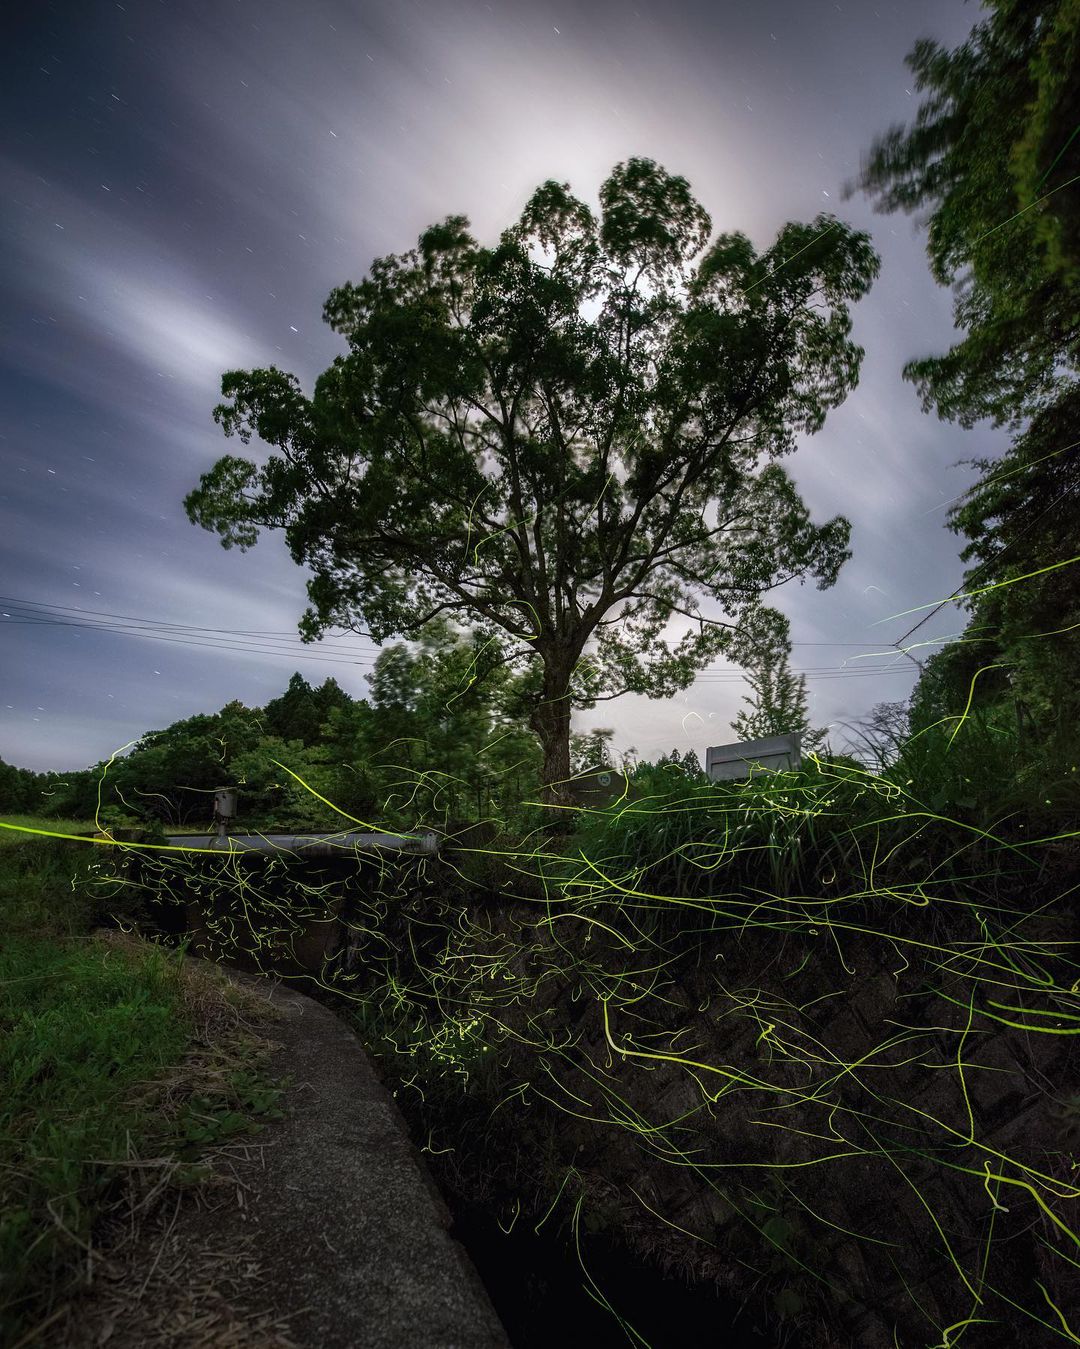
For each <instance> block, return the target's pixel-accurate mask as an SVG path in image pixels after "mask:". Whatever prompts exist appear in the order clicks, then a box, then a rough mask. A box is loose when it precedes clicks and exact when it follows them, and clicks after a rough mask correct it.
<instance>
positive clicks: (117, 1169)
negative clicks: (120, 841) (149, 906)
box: [0, 817, 278, 1346]
mask: <svg viewBox="0 0 1080 1349" xmlns="http://www.w3.org/2000/svg"><path fill="white" fill-rule="evenodd" d="M16 818H17V819H18V822H19V823H28V824H30V825H31V826H32V827H49V828H56V827H57V825H58V822H57V821H38V820H35V819H33V818H32V817H16ZM5 819H7V820H11V819H12V817H5ZM59 823H62V824H66V823H68V822H59ZM71 823H76V822H71ZM63 832H66V830H63ZM97 852H98V850H97V849H95V850H93V854H91V851H90V850H89V849H86V850H85V851H84V850H83V849H82V848H81V847H80V846H79V845H64V844H60V843H57V842H50V841H48V840H42V839H37V838H34V839H32V840H28V841H25V842H22V843H20V844H18V845H16V846H14V847H12V846H10V845H9V846H6V847H5V849H4V853H3V856H2V858H0V937H2V940H0V1082H3V1084H4V1089H3V1091H2V1093H0V1342H2V1343H4V1344H6V1345H11V1346H14V1345H17V1344H29V1343H30V1342H35V1343H57V1342H60V1340H61V1339H62V1329H63V1326H64V1324H65V1322H64V1317H65V1315H67V1316H69V1317H70V1315H71V1306H72V1299H73V1297H74V1295H75V1294H76V1293H77V1291H78V1289H79V1287H80V1285H81V1284H82V1283H83V1282H84V1281H88V1280H89V1279H90V1277H91V1276H92V1273H93V1266H94V1261H95V1257H96V1256H97V1257H98V1258H100V1254H99V1253H98V1252H97V1251H96V1250H95V1246H96V1242H95V1236H96V1234H99V1233H100V1231H101V1230H102V1227H103V1225H108V1224H109V1223H112V1225H113V1226H114V1227H117V1226H118V1224H117V1223H116V1221H115V1220H116V1217H117V1215H118V1214H121V1215H123V1219H124V1221H123V1223H122V1224H119V1227H120V1228H121V1229H122V1230H123V1231H124V1232H125V1233H126V1235H127V1239H129V1240H130V1239H132V1238H136V1239H137V1228H138V1223H136V1222H135V1215H136V1214H139V1215H140V1220H141V1218H145V1217H146V1216H148V1214H149V1213H150V1212H151V1211H152V1209H153V1206H154V1201H155V1200H156V1199H160V1198H161V1197H162V1196H163V1195H164V1193H165V1192H166V1191H167V1190H168V1189H170V1188H172V1189H175V1188H176V1187H177V1186H183V1185H186V1184H190V1183H192V1182H194V1181H196V1180H199V1179H201V1178H203V1177H204V1176H205V1175H206V1168H205V1166H200V1165H199V1164H198V1163H199V1161H200V1159H205V1157H206V1155H207V1149H208V1148H211V1147H213V1146H214V1145H215V1144H218V1143H220V1142H222V1141H223V1140H224V1139H226V1138H229V1137H231V1136H233V1135H235V1134H236V1133H238V1132H244V1131H250V1130H251V1129H252V1128H253V1127H257V1126H256V1125H254V1124H253V1119H252V1117H253V1116H255V1115H259V1114H262V1115H265V1114H268V1113H272V1112H273V1108H274V1103H275V1100H276V1096H277V1094H278V1089H277V1088H276V1086H275V1085H274V1084H272V1083H270V1082H268V1080H267V1079H266V1078H265V1074H264V1073H263V1071H262V1063H261V1059H260V1047H261V1044H262V1042H261V1041H260V1040H259V1039H258V1038H257V1037H255V1036H253V1035H252V1034H251V1033H250V1031H249V1029H248V1026H249V1021H248V1018H249V1017H250V1016H251V1013H252V1011H253V1010H254V1009H253V1005H252V1004H253V1001H255V1000H253V999H252V995H250V994H244V993H242V992H241V990H239V989H238V988H236V987H235V986H233V985H231V984H229V983H228V982H227V981H226V980H225V979H224V976H222V975H221V974H220V973H218V972H217V971H213V970H210V971H205V970H202V969H200V968H198V967H190V966H189V965H188V964H187V963H186V962H185V961H184V959H183V953H182V952H167V951H166V950H165V949H164V948H162V947H159V946H155V945H152V944H150V943H147V942H144V941H142V940H139V939H138V938H135V937H132V936H127V935H125V934H123V933H120V932H117V931H108V930H103V929H98V930H94V929H93V924H94V922H95V921H96V920H97V919H99V918H100V917H101V916H102V915H101V911H100V901H95V900H94V899H92V898H91V897H90V894H89V885H88V882H90V881H92V880H93V873H94V871H95V869H96V867H97V866H98V865H99V862H98V858H97V857H96V853H97ZM258 1008H259V1010H260V1011H261V1012H263V1013H264V1014H265V1005H264V1004H262V1003H261V1002H259V1003H258ZM129 1220H130V1221H129Z"/></svg>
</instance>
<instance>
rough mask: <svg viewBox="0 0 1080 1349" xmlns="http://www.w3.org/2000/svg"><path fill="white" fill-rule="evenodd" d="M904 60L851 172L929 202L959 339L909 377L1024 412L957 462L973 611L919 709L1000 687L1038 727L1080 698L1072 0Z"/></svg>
mask: <svg viewBox="0 0 1080 1349" xmlns="http://www.w3.org/2000/svg"><path fill="white" fill-rule="evenodd" d="M907 63H908V66H909V68H910V69H911V70H912V72H913V74H914V76H915V84H916V88H917V89H918V90H919V91H920V93H922V94H923V98H922V101H921V103H920V106H919V108H918V111H917V114H916V117H915V120H914V122H913V123H911V125H909V126H906V127H905V126H894V127H892V128H891V129H890V130H889V131H887V132H886V133H885V134H883V135H881V136H879V137H878V138H877V139H876V140H875V141H874V142H873V144H872V146H871V148H870V151H869V154H868V156H867V159H866V161H865V163H864V165H863V168H862V172H861V175H860V177H859V179H858V182H857V183H856V184H855V185H854V186H857V187H860V188H862V189H863V190H864V191H866V192H868V193H869V194H870V195H871V197H872V198H873V199H874V201H875V203H876V205H877V207H878V208H879V209H881V210H885V211H895V210H905V211H916V210H918V211H922V212H924V217H923V218H924V223H926V225H927V227H928V233H927V252H928V255H929V258H930V265H931V269H932V271H933V274H934V276H935V278H936V279H937V280H938V281H939V282H941V283H942V284H952V285H953V286H954V288H955V292H956V302H955V310H954V312H955V320H956V325H957V327H958V328H960V329H961V330H962V332H963V337H962V339H961V340H960V341H958V342H957V343H956V344H955V345H954V346H953V347H952V348H951V349H950V350H949V351H947V352H945V353H944V354H942V355H936V356H926V357H921V358H919V359H916V360H913V361H910V362H909V363H908V365H907V366H906V367H905V370H904V374H905V377H906V378H908V379H910V380H912V381H913V382H914V383H915V384H916V386H917V388H918V389H919V392H920V394H921V396H922V400H923V405H924V407H926V408H927V409H930V408H934V409H936V410H937V412H938V414H939V415H940V416H942V417H944V418H949V419H954V420H956V421H959V422H960V423H961V424H963V425H966V426H971V425H973V424H974V423H975V422H977V421H978V420H980V419H981V418H984V417H989V418H990V419H992V421H993V422H994V423H995V424H996V425H1008V426H1009V427H1011V428H1013V429H1015V430H1019V429H1020V428H1022V427H1023V428H1024V429H1023V431H1022V434H1019V435H1018V436H1017V437H1016V438H1015V440H1014V443H1013V445H1012V447H1011V449H1010V450H1009V451H1008V452H1007V454H1005V455H1004V457H1001V458H997V459H993V458H989V457H982V458H979V459H976V460H974V461H972V462H973V466H974V467H975V468H976V469H977V470H978V471H979V473H980V477H979V479H978V481H977V482H976V483H975V484H974V486H973V487H972V488H971V489H970V490H969V491H968V492H967V493H966V494H965V495H964V498H963V499H962V500H961V501H960V502H959V503H958V504H957V505H955V506H954V507H953V509H952V510H951V511H950V513H949V517H948V523H949V527H950V528H951V529H952V530H953V531H954V532H956V533H958V534H962V535H964V536H965V537H966V539H967V540H968V542H967V544H966V546H965V548H964V550H963V552H962V553H961V558H962V559H963V560H964V561H965V562H969V563H972V564H974V565H972V566H970V567H969V569H968V572H967V574H966V577H965V587H964V588H965V590H966V591H967V592H968V593H969V594H970V595H971V597H972V598H971V599H970V600H969V601H968V602H967V604H968V607H969V608H970V610H971V612H972V617H971V620H970V622H969V624H968V626H967V629H966V631H965V633H964V638H963V643H964V644H963V647H962V648H961V649H956V650H949V651H947V652H942V653H940V656H939V657H938V658H935V660H934V661H933V662H932V663H930V664H928V666H927V673H926V675H925V677H924V678H923V680H921V681H920V689H919V691H918V693H917V695H916V699H915V703H914V711H915V713H916V721H917V722H920V721H923V720H926V719H927V718H929V719H930V720H934V719H936V718H938V717H940V716H943V715H946V714H953V715H955V714H957V713H959V712H960V711H961V710H962V708H963V707H964V706H965V704H966V703H967V701H968V699H969V696H970V697H971V698H972V699H973V705H977V704H979V703H990V702H998V701H1003V700H1005V699H1007V698H1011V699H1012V700H1013V701H1015V704H1016V712H1017V715H1018V716H1019V717H1020V718H1021V722H1022V724H1023V725H1025V726H1027V725H1028V723H1029V722H1031V723H1033V724H1034V725H1035V727H1036V728H1038V729H1039V730H1040V732H1041V734H1042V735H1043V736H1044V737H1049V736H1050V735H1053V734H1057V733H1060V732H1061V731H1062V730H1064V729H1065V728H1066V727H1069V726H1072V725H1074V724H1075V722H1076V718H1077V715H1078V714H1080V694H1078V689H1080V685H1078V684H1077V681H1076V673H1075V672H1076V660H1077V655H1078V653H1080V565H1077V564H1076V563H1073V562H1072V561H1071V559H1072V558H1074V557H1075V556H1076V554H1077V552H1080V549H1078V548H1077V547H1076V537H1077V535H1076V526H1075V521H1076V519H1077V517H1078V514H1080V453H1078V450H1077V445H1078V434H1080V433H1078V427H1080V380H1077V378H1076V372H1077V370H1078V369H1080V128H1078V126H1077V121H1078V118H1080V0H1022V2H1020V0H991V2H990V3H988V4H987V5H986V6H985V7H984V17H983V19H982V21H981V22H980V23H978V24H976V26H975V27H974V29H973V30H972V33H971V35H970V37H969V38H968V40H967V41H966V42H964V43H962V44H961V45H960V46H959V47H957V48H956V49H955V50H953V51H946V50H945V49H943V48H942V47H940V46H939V45H938V44H937V43H935V42H932V41H930V40H928V39H926V40H923V41H920V42H918V43H916V45H915V47H914V49H913V50H912V52H911V53H910V55H909V56H908V58H907ZM850 190H853V189H850ZM1025 424H1026V425H1025Z"/></svg>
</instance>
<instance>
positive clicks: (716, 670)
mask: <svg viewBox="0 0 1080 1349" xmlns="http://www.w3.org/2000/svg"><path fill="white" fill-rule="evenodd" d="M8 603H9V604H10V607H11V613H18V614H20V617H17V618H15V617H11V614H10V613H4V614H2V615H0V617H2V618H3V620H4V621H5V622H6V623H7V624H9V625H10V626H24V625H25V626H39V627H67V628H76V629H81V630H84V631H88V632H113V633H118V634H120V635H121V636H129V637H138V638H143V639H144V640H147V641H157V642H167V643H169V644H170V645H174V646H189V647H200V648H203V649H204V650H205V649H209V650H216V651H233V652H236V653H237V654H240V655H248V656H251V655H258V656H271V657H274V658H277V659H282V660H296V661H314V662H318V663H319V664H329V665H352V666H374V663H375V659H376V658H377V654H378V653H377V652H374V651H366V652H363V658H362V659H357V658H355V657H349V656H348V655H346V654H344V653H343V654H341V655H317V654H309V653H308V651H307V650H305V649H303V648H302V647H299V646H286V645H284V643H283V642H282V641H281V640H280V639H271V638H270V637H269V636H259V637H257V638H255V639H254V640H253V639H251V638H249V639H248V640H247V641H245V642H239V641H235V642H234V641H229V640H227V636H226V635H227V634H229V633H230V632H234V631H235V632H237V633H239V632H240V630H233V629H226V628H197V627H195V626H194V625H187V624H184V625H180V624H164V623H161V624H158V623H157V622H156V620H153V619H147V620H137V619H135V618H133V617H132V618H131V620H130V622H127V623H123V622H101V621H95V620H92V619H88V620H80V619H77V618H72V617H59V616H57V617H53V616H52V615H49V614H40V613H34V611H33V610H31V609H29V608H27V607H26V606H25V605H24V604H23V603H22V602H16V603H13V602H11V601H8ZM52 607H53V608H56V609H64V608H71V606H61V605H56V606H52ZM75 612H83V613H92V612H93V611H90V610H82V611H78V610H75ZM155 628H159V629H160V630H155ZM176 629H181V630H184V631H187V632H189V633H190V634H191V635H189V636H178V635H176ZM204 633H217V634H221V636H218V637H212V636H203V635H201V634H204ZM802 645H807V646H832V645H833V643H827V642H814V643H803V644H802ZM836 645H841V644H840V643H837V644H836ZM843 645H848V644H847V643H844V644H843ZM851 645H855V644H854V643H852V644H851ZM860 645H861V644H860ZM865 645H867V646H870V645H872V644H871V643H866V644H865ZM338 650H339V651H341V650H342V649H341V648H338ZM882 654H886V653H882ZM901 672H906V671H904V667H902V666H897V665H895V664H891V665H887V666H871V667H863V668H861V669H856V668H852V667H849V666H847V665H846V664H844V665H823V666H807V667H805V668H803V669H800V670H795V671H793V673H795V674H798V675H806V676H807V677H809V678H811V679H815V680H818V679H864V678H867V677H871V676H875V675H879V674H897V673H901ZM744 677H745V676H744V673H743V671H742V670H741V668H740V667H738V666H706V667H705V669H704V671H703V672H702V673H700V674H699V675H697V676H696V678H695V682H696V683H713V684H723V683H729V684H742V683H743V681H744Z"/></svg>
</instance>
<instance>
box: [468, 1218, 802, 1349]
mask: <svg viewBox="0 0 1080 1349" xmlns="http://www.w3.org/2000/svg"><path fill="white" fill-rule="evenodd" d="M444 1198H445V1200H446V1203H447V1205H448V1206H449V1208H450V1211H451V1213H452V1215H453V1219H454V1224H453V1228H452V1232H453V1235H454V1236H455V1237H456V1238H457V1240H458V1241H460V1242H461V1244H462V1245H463V1246H464V1247H465V1249H466V1251H467V1252H468V1253H469V1257H470V1259H471V1260H472V1262H473V1264H474V1265H475V1266H476V1269H477V1271H478V1273H479V1274H480V1277H481V1279H482V1280H483V1282H484V1286H485V1288H486V1289H487V1292H488V1296H489V1297H490V1298H491V1301H492V1304H493V1305H494V1307H495V1310H496V1312H497V1313H498V1315H499V1319H500V1320H501V1321H502V1323H503V1325H504V1326H505V1328H506V1333H507V1334H508V1335H509V1337H510V1343H511V1344H512V1345H513V1346H514V1349H552V1346H560V1347H561V1349H571V1347H572V1346H575V1345H588V1346H589V1349H609V1346H610V1349H627V1346H629V1345H633V1346H635V1349H642V1346H643V1345H648V1346H650V1349H690V1347H691V1346H699V1345H700V1346H702V1347H703V1349H704V1346H708V1349H777V1344H778V1341H777V1340H776V1339H775V1338H774V1337H766V1336H765V1335H763V1334H761V1333H759V1332H758V1331H756V1330H755V1329H754V1327H753V1325H752V1324H751V1322H750V1315H751V1313H750V1309H749V1307H747V1308H746V1309H745V1310H743V1311H740V1308H739V1306H738V1304H736V1303H734V1302H732V1300H731V1299H730V1298H725V1297H723V1296H721V1295H720V1294H719V1293H714V1292H711V1291H709V1290H708V1289H703V1288H690V1287H688V1286H687V1285H686V1284H685V1283H683V1282H682V1281H681V1280H678V1279H674V1278H665V1277H664V1276H663V1275H662V1274H661V1273H660V1272H659V1271H658V1270H656V1269H653V1268H651V1267H650V1266H647V1265H645V1264H643V1263H642V1262H641V1261H640V1260H639V1259H637V1258H636V1257H635V1256H634V1255H633V1254H632V1252H630V1251H628V1250H627V1249H626V1248H625V1247H623V1246H621V1245H620V1244H619V1243H617V1242H615V1241H613V1240H611V1239H610V1238H606V1237H603V1236H601V1235H600V1234H598V1233H589V1234H588V1236H587V1238H586V1240H585V1241H584V1242H583V1246H582V1253H583V1257H584V1261H585V1266H586V1268H587V1270H588V1274H589V1276H590V1277H591V1278H592V1280H593V1281H594V1282H595V1284H596V1286H597V1287H598V1288H599V1289H600V1291H601V1293H603V1295H604V1297H605V1298H606V1299H607V1300H608V1302H609V1303H610V1304H611V1306H612V1307H613V1308H614V1310H615V1311H616V1312H617V1313H618V1317H621V1318H622V1320H623V1321H625V1322H627V1323H629V1325H631V1326H632V1327H633V1328H634V1330H635V1331H636V1332H637V1335H638V1336H639V1337H640V1338H635V1337H634V1336H632V1335H631V1334H629V1333H628V1332H627V1331H626V1330H624V1329H623V1327H622V1326H621V1325H620V1322H619V1319H618V1317H616V1316H614V1315H612V1313H611V1312H610V1311H608V1310H607V1308H605V1307H602V1306H601V1305H600V1304H599V1303H598V1302H597V1301H596V1299H595V1298H594V1297H592V1296H590V1294H589V1293H588V1292H587V1291H586V1287H587V1280H586V1277H585V1273H584V1272H583V1270H582V1266H581V1264H580V1263H579V1261H578V1257H577V1252H576V1250H575V1249H574V1243H573V1238H572V1237H570V1236H567V1237H565V1238H562V1237H560V1236H559V1235H558V1234H552V1235H548V1234H546V1233H544V1232H541V1233H539V1234H538V1233H536V1232H535V1230H534V1227H533V1225H532V1224H528V1223H526V1222H525V1221H524V1215H522V1218H521V1219H520V1220H519V1221H518V1222H517V1223H516V1224H515V1226H514V1228H513V1229H512V1230H511V1232H510V1233H509V1234H507V1233H505V1232H504V1231H503V1230H502V1229H501V1228H500V1227H499V1225H498V1223H497V1222H496V1221H495V1219H494V1217H493V1216H492V1214H491V1213H490V1212H488V1211H487V1210H485V1209H483V1208H481V1207H478V1206H475V1205H469V1204H466V1203H464V1202H462V1201H461V1200H458V1199H457V1198H455V1196H454V1195H452V1194H445V1192H444ZM786 1344H787V1346H788V1349H798V1346H797V1344H796V1342H795V1341H794V1340H792V1339H789V1340H788V1341H786Z"/></svg>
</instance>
